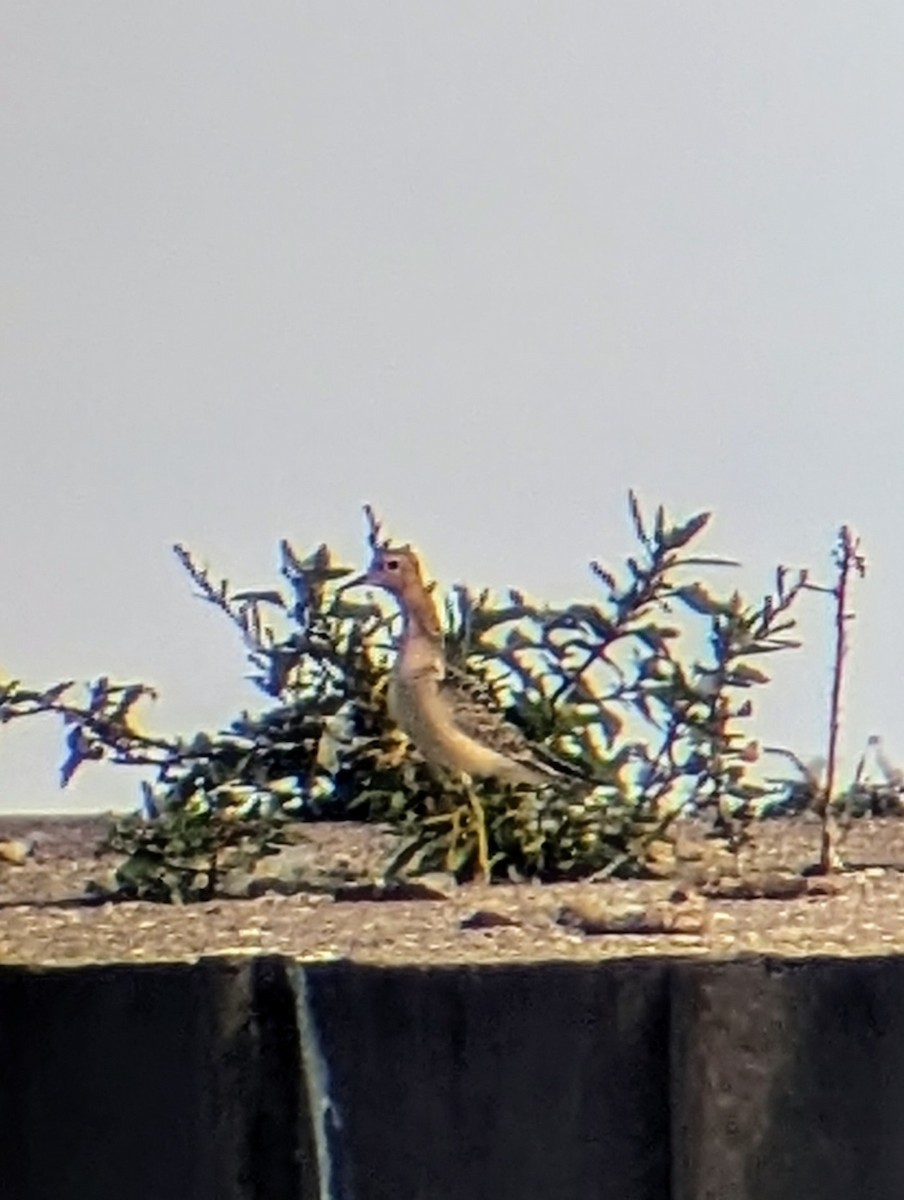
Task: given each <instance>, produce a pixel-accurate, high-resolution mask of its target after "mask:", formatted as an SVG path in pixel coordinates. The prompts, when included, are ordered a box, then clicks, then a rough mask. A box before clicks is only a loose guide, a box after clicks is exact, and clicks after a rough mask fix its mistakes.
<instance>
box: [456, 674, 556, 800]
mask: <svg viewBox="0 0 904 1200" xmlns="http://www.w3.org/2000/svg"><path fill="white" fill-rule="evenodd" d="M440 696H441V697H442V700H443V702H444V703H445V704H446V705H447V706H448V707H449V709H450V711H451V714H452V718H453V720H454V722H455V724H456V726H457V727H458V728H459V729H460V730H461V731H462V733H465V734H467V736H468V737H471V738H473V739H474V740H475V741H476V742H480V743H481V744H482V745H484V746H489V747H490V749H492V750H495V751H496V752H497V754H504V755H505V757H506V758H509V759H511V760H512V761H513V762H516V763H519V764H520V765H521V766H523V767H525V768H527V769H528V770H529V771H533V772H536V775H537V777H538V779H541V778H548V779H549V780H554V779H556V778H559V779H561V778H562V775H561V773H560V772H559V771H557V770H556V768H555V767H554V766H552V765H551V764H550V763H549V762H547V761H545V760H544V759H543V758H541V757H540V756H539V755H538V753H537V751H536V748H535V747H534V746H533V744H532V743H531V742H530V741H529V740H528V738H527V737H526V736H525V735H524V733H523V732H522V731H521V730H520V729H519V728H518V726H517V725H514V724H512V722H511V721H509V720H508V719H507V718H506V717H505V716H504V715H503V714H502V713H501V712H500V710H499V707H498V705H499V701H498V698H497V696H496V694H495V692H494V689H493V686H492V684H490V683H487V682H485V681H484V680H481V679H478V678H476V677H475V676H473V675H468V674H466V673H465V672H463V671H459V670H455V669H453V668H447V671H446V676H445V678H444V679H443V681H442V683H441V684H440Z"/></svg>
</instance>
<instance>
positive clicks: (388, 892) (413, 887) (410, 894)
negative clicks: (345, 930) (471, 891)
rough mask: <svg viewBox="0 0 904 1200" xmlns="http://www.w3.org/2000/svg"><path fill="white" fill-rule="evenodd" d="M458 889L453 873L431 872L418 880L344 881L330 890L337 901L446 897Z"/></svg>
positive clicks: (442, 898) (437, 898)
mask: <svg viewBox="0 0 904 1200" xmlns="http://www.w3.org/2000/svg"><path fill="white" fill-rule="evenodd" d="M457 889H458V884H457V883H456V882H455V876H454V875H446V874H444V873H443V872H441V871H433V872H430V873H429V874H426V875H420V876H418V878H417V879H385V880H384V879H375V880H371V881H364V882H361V883H346V884H342V885H341V886H339V887H337V888H336V889H335V891H334V893H333V895H334V896H335V898H336V900H337V901H350V902H355V901H359V900H448V899H449V898H450V896H452V895H453V893H454V892H455V891H456V890H457Z"/></svg>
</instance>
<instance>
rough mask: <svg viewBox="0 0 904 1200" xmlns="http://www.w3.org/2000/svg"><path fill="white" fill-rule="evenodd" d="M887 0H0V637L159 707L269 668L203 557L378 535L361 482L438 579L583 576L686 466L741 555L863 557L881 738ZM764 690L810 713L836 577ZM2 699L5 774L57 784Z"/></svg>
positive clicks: (83, 789)
mask: <svg viewBox="0 0 904 1200" xmlns="http://www.w3.org/2000/svg"><path fill="white" fill-rule="evenodd" d="M902 62H904V6H901V5H900V4H896V3H891V2H888V3H869V2H866V0H864V2H861V3H858V4H850V3H843V4H842V3H837V2H836V0H818V2H817V0H798V2H797V3H794V4H788V3H786V2H783V3H777V2H775V0H733V2H732V3H731V4H725V3H724V2H719V3H716V2H715V0H712V2H706V3H704V2H697V3H680V2H679V3H676V2H675V0H667V2H666V0H660V2H657V3H647V2H644V0H638V2H636V3H615V2H612V0H609V2H606V3H601V2H600V0H592V2H590V0H588V2H586V3H574V2H570V0H549V2H547V3H543V4H540V3H530V2H528V0H518V2H515V0H511V2H507V3H500V2H499V0H473V2H469V3H459V4H456V5H437V4H429V3H416V2H414V0H408V2H407V3H391V2H390V3H380V4H375V3H373V2H372V0H345V2H341V0H340V2H336V3H318V4H312V3H302V2H301V0H294V2H293V3H284V2H282V0H270V2H269V3H266V4H249V3H235V0H215V2H213V0H193V2H191V3H185V0H179V2H178V3H176V2H174V0H155V2H154V3H153V4H130V3H124V2H123V0H85V2H83V3H79V4H73V3H72V0H44V2H43V3H35V2H34V0H6V3H5V4H4V5H3V7H2V11H0V68H2V69H0V131H2V132H0V139H2V141H0V145H2V176H3V186H2V188H0V248H2V249H0V253H2V260H0V261H2V272H0V339H2V344H0V432H2V452H3V453H2V490H3V503H2V505H0V538H2V545H3V556H4V567H5V570H4V584H3V588H2V590H0V666H2V669H3V671H4V673H5V674H11V675H14V676H16V677H18V678H22V679H24V680H26V681H28V682H30V683H31V682H34V683H35V684H44V683H50V682H53V681H55V680H57V679H60V678H64V677H69V676H74V677H77V678H87V677H90V676H93V675H97V674H100V673H107V674H109V675H111V676H114V677H117V678H121V679H139V678H140V679H144V680H146V681H148V682H152V683H154V684H156V685H158V686H159V687H160V689H161V690H162V693H163V700H162V702H161V703H160V704H159V706H158V709H157V712H156V714H154V716H153V717H152V720H153V721H155V722H156V723H158V724H159V726H160V727H161V728H163V729H168V730H184V731H186V732H189V731H192V730H194V729H195V728H211V727H217V726H221V725H224V724H225V723H227V722H228V721H229V719H230V718H231V717H232V716H233V715H234V714H235V713H236V712H237V711H238V710H239V709H240V708H241V707H242V706H243V705H245V704H248V703H253V702H255V699H256V697H255V693H254V691H253V689H251V687H250V685H247V684H245V683H243V681H242V675H243V671H244V662H243V658H242V655H241V651H240V647H239V645H238V641H237V639H236V638H235V637H233V634H232V632H231V630H230V629H229V627H228V626H227V624H226V622H225V620H223V619H222V618H220V617H218V615H217V614H216V613H214V612H213V611H211V610H209V609H208V608H207V607H206V606H205V605H202V604H201V603H200V602H199V601H196V600H193V599H192V596H191V591H190V588H189V586H188V580H187V578H183V576H182V574H181V571H180V568H179V567H178V565H177V564H176V562H175V560H174V559H173V557H172V555H171V553H170V550H169V547H170V545H171V543H172V542H173V541H175V540H182V541H185V542H186V543H187V544H188V545H189V546H191V547H192V548H193V549H194V550H195V551H196V552H197V553H198V554H199V555H200V556H202V557H203V558H205V559H207V560H208V561H209V562H210V563H211V564H212V565H213V566H214V567H215V568H217V569H218V570H219V571H221V572H222V573H224V574H227V575H228V576H229V577H230V579H232V580H233V581H234V582H235V583H236V584H237V585H238V584H243V585H248V586H261V585H271V584H272V583H273V582H274V581H275V571H276V567H275V564H276V543H277V540H278V538H279V537H281V536H288V537H289V538H291V539H292V540H293V541H294V542H295V543H296V545H297V546H298V548H299V549H302V550H303V549H306V548H307V547H309V546H311V545H313V544H315V543H317V542H319V541H324V540H325V541H328V542H330V543H331V544H333V545H334V546H335V547H336V549H337V550H338V551H339V552H340V553H341V554H342V555H343V556H344V557H345V558H347V559H349V560H350V561H352V562H355V563H356V562H360V561H361V560H362V558H363V533H362V529H363V527H362V522H361V517H360V505H361V502H362V501H364V500H369V501H371V502H372V503H373V504H374V505H375V506H376V507H377V509H378V511H379V512H380V513H381V514H382V515H383V517H384V519H385V520H386V522H387V524H388V526H389V528H390V530H391V531H392V533H393V534H395V535H396V536H398V537H399V538H401V539H403V540H410V541H412V542H414V543H415V544H416V545H418V546H419V547H420V548H421V549H422V550H423V551H424V553H425V554H426V556H427V558H428V559H429V562H430V565H431V567H432V568H433V570H434V571H435V572H436V574H437V575H438V576H439V577H440V579H442V580H444V581H446V582H450V583H451V582H454V581H456V580H467V581H468V582H471V583H473V584H475V585H477V584H481V585H482V584H488V585H491V586H499V587H501V586H505V585H508V584H515V585H517V586H520V587H522V588H525V589H526V590H528V591H529V592H531V593H533V594H536V595H538V596H541V597H548V598H555V599H565V598H568V597H571V596H575V595H578V594H582V595H585V596H586V595H592V593H593V584H592V582H591V580H590V577H589V575H588V573H587V571H586V565H585V564H586V562H587V560H588V559H590V558H592V557H600V558H602V559H604V560H607V561H609V562H612V563H618V562H619V561H620V560H621V559H622V557H623V556H624V553H625V552H626V551H627V550H628V549H629V548H630V535H629V529H628V523H627V520H626V516H625V496H626V492H627V489H628V488H629V487H634V488H636V489H637V490H638V492H639V493H640V495H641V497H642V498H643V499H644V500H645V501H646V502H647V503H648V505H650V506H653V505H655V503H657V502H660V501H661V502H662V503H664V504H665V505H666V507H667V508H668V509H669V510H671V511H672V512H673V513H674V514H675V515H678V516H684V515H688V514H689V513H690V512H692V511H696V510H698V509H701V508H709V509H712V510H713V511H714V513H715V520H714V523H713V527H712V530H711V532H710V534H709V535H708V537H707V541H706V549H708V550H709V551H711V552H713V553H723V554H726V555H730V556H733V557H737V558H740V559H742V560H743V562H744V564H745V565H744V568H743V570H741V571H739V572H736V573H735V574H734V575H733V576H731V577H728V576H726V583H727V584H728V585H729V586H734V585H737V586H740V587H741V588H742V589H746V590H747V591H749V592H750V593H751V594H752V595H753V596H754V597H755V596H757V595H758V594H759V593H760V592H761V591H762V590H764V589H765V588H767V587H769V585H770V584H771V580H772V571H773V569H774V566H775V565H776V563H778V562H784V563H787V564H789V565H792V566H795V565H805V566H810V567H812V568H813V569H814V571H815V572H816V573H817V575H818V576H820V577H821V578H824V579H825V580H826V581H828V578H829V573H828V565H829V555H830V551H831V547H832V544H833V541H834V538H835V534H836V531H837V528H838V526H839V524H840V523H841V522H842V521H848V522H850V523H851V524H852V525H853V526H854V527H855V528H856V530H857V531H858V532H859V533H860V535H861V536H862V539H863V545H864V550H865V552H866V554H867V556H868V559H869V563H870V574H869V576H868V578H867V580H866V581H865V582H864V583H863V584H862V585H860V586H859V587H858V588H857V589H856V595H855V602H856V607H857V610H858V614H859V615H858V619H857V621H856V622H854V624H853V626H852V629H851V634H852V639H853V645H852V651H851V660H850V664H851V674H850V687H849V689H848V695H847V706H846V726H845V733H846V736H845V746H846V747H847V752H848V760H850V758H851V757H852V756H854V755H855V754H856V753H857V751H858V750H859V748H860V746H861V744H862V743H863V741H864V739H865V738H866V736H867V735H868V734H870V733H878V734H881V735H883V737H884V738H885V741H886V745H887V747H888V749H889V751H890V753H891V755H892V757H894V758H897V759H898V760H899V761H901V762H902V763H904V702H902V699H901V690H902V687H901V680H902V676H904V649H902V645H901V639H900V637H899V636H898V627H899V622H900V620H901V596H902V594H904V553H902V538H901V534H900V532H899V526H900V523H901V509H902V499H904V482H902V466H901V462H900V457H901V450H900V446H901V437H900V431H901V429H902V426H904V418H902V399H901V396H902V385H904V336H902V334H904V330H902V324H904V262H902V259H904V228H902V215H904V154H902V150H901V145H902V140H901V133H900V126H901V119H902V116H901V115H902V113H904V72H902V70H901V64H902ZM804 615H805V617H806V620H805V622H804V627H803V634H804V637H805V639H806V641H807V644H808V650H807V652H806V653H798V655H797V656H796V658H794V659H793V660H791V659H788V660H786V661H785V662H783V663H779V662H777V661H776V660H773V661H772V663H771V664H770V665H772V666H773V667H774V668H775V674H776V681H775V683H774V684H773V685H772V687H771V688H770V689H767V690H766V691H765V692H764V693H763V694H762V696H761V697H760V699H759V707H758V719H757V723H756V726H755V732H758V733H759V734H760V735H761V736H762V737H764V738H765V740H767V741H774V742H781V743H784V744H786V745H790V746H792V747H794V748H795V749H796V750H798V751H799V752H800V753H801V754H802V755H804V756H807V755H810V754H815V753H819V752H820V751H821V749H822V747H823V744H824V737H825V719H826V707H827V692H828V679H829V640H828V639H829V629H830V612H829V608H828V605H827V604H826V603H824V602H823V601H821V600H820V598H818V597H815V596H813V597H810V598H809V599H808V600H807V602H806V606H805V610H804ZM62 747H63V741H62V736H61V732H60V730H59V729H58V728H57V727H56V726H55V725H54V724H53V723H52V722H46V721H42V722H35V723H34V724H33V725H32V724H31V723H29V724H28V725H21V726H17V727H16V726H14V727H7V728H6V729H0V809H3V810H20V811H22V810H25V811H28V810H38V809H46V808H50V807H56V808H59V807H69V808H79V809H83V810H84V809H96V808H102V807H109V806H111V805H116V806H119V807H129V806H131V805H133V804H134V803H135V802H136V799H137V782H136V779H135V777H134V776H133V775H130V774H129V773H128V772H124V771H122V770H121V769H116V768H112V767H101V768H91V767H88V768H86V769H85V771H84V772H83V774H82V776H81V777H80V779H79V780H78V782H77V784H76V785H75V786H74V787H73V788H72V789H71V790H70V791H69V792H67V793H60V792H59V791H58V790H57V787H56V772H57V768H58V765H59V761H60V759H61V757H62Z"/></svg>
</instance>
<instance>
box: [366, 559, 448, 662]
mask: <svg viewBox="0 0 904 1200" xmlns="http://www.w3.org/2000/svg"><path fill="white" fill-rule="evenodd" d="M345 587H346V588H349V587H379V588H384V589H385V590H386V591H387V592H391V593H392V595H393V596H395V598H396V599H397V600H398V602H399V605H400V607H401V609H402V615H403V617H404V619H405V627H406V629H407V631H408V633H409V634H411V633H412V632H413V631H417V632H418V633H421V634H424V635H426V636H427V637H428V638H430V639H431V640H433V641H436V640H438V639H441V638H442V629H441V626H440V621H439V617H438V615H437V611H436V605H435V603H434V601H433V597H432V595H431V589H430V588H428V587H427V585H426V584H425V583H424V577H423V575H422V574H421V564H420V562H419V561H418V557H417V555H416V554H415V553H414V551H413V550H412V549H411V547H410V546H390V545H388V544H385V545H376V546H374V547H373V558H372V559H371V562H370V566H369V567H368V569H367V570H366V571H365V572H364V574H363V575H359V576H358V578H357V579H353V580H352V581H351V582H350V583H347V584H345ZM343 590H344V588H343Z"/></svg>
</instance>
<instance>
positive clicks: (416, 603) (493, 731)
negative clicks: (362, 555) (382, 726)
mask: <svg viewBox="0 0 904 1200" xmlns="http://www.w3.org/2000/svg"><path fill="white" fill-rule="evenodd" d="M360 585H364V586H370V587H379V588H382V589H384V590H385V591H387V592H389V593H390V594H391V595H392V596H394V597H395V599H396V601H397V603H398V605H399V608H400V610H401V614H402V635H401V639H400V641H399V645H398V652H397V655H396V659H395V663H394V664H393V667H392V671H391V674H390V681H389V690H388V695H387V704H388V708H389V715H390V717H391V718H392V720H393V721H394V722H395V723H396V724H397V725H398V726H399V727H400V728H401V729H402V731H403V732H404V733H405V734H407V736H408V737H409V738H410V739H411V741H412V742H413V743H414V745H415V746H416V747H417V749H418V750H419V751H420V753H421V754H422V756H423V757H424V759H425V760H426V762H427V763H428V764H429V765H430V766H431V767H433V768H439V769H440V771H442V770H445V771H449V772H452V773H453V774H456V775H464V776H468V777H470V778H471V779H486V778H494V779H497V780H498V781H500V782H502V783H506V784H511V785H513V786H518V785H532V786H534V787H542V786H544V785H547V784H551V783H555V782H557V781H559V782H561V781H563V780H565V779H567V778H568V774H566V773H563V771H560V770H559V769H558V768H557V767H556V766H554V765H553V764H552V763H550V762H546V761H544V760H543V758H542V757H540V755H539V753H538V750H537V747H535V746H534V744H533V743H531V742H530V741H529V740H528V739H527V738H526V737H525V735H524V734H523V733H522V731H521V730H520V729H519V728H518V727H517V726H516V725H514V724H513V723H512V722H511V721H509V720H508V719H507V718H506V717H505V716H504V714H503V713H502V712H501V711H499V710H498V708H494V707H493V705H492V703H491V700H490V697H489V695H488V694H487V693H488V690H489V689H488V688H487V687H486V685H484V686H481V684H480V681H479V680H477V679H475V678H473V677H472V676H469V675H467V674H466V673H464V672H462V671H458V670H455V669H453V668H451V667H450V665H449V664H448V662H447V660H446V654H445V648H444V637H443V630H442V625H441V624H440V620H439V615H438V613H437V609H436V604H435V602H434V600H433V597H432V595H431V594H430V591H429V589H428V587H427V585H426V584H425V582H424V578H423V574H422V572H421V565H420V561H419V559H418V556H417V554H416V553H415V552H414V551H413V550H412V549H411V547H410V546H407V545H405V546H392V545H390V544H388V543H384V544H382V545H380V544H373V558H372V560H371V563H370V566H369V568H368V569H367V571H366V572H365V573H364V574H363V575H360V576H358V578H356V579H354V580H352V581H351V582H350V583H349V584H346V585H345V586H346V587H352V586H360ZM343 590H344V589H343Z"/></svg>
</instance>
